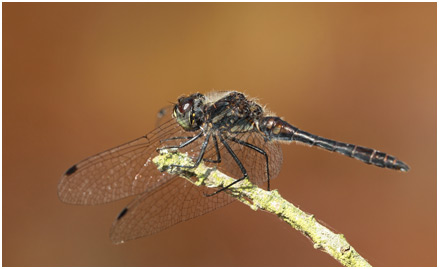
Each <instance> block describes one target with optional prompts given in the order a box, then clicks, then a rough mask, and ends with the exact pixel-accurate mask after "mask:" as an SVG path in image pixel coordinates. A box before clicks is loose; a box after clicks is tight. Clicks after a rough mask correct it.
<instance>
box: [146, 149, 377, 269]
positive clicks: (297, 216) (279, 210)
mask: <svg viewBox="0 0 439 269" xmlns="http://www.w3.org/2000/svg"><path fill="white" fill-rule="evenodd" d="M153 162H154V163H155V164H156V165H157V167H158V169H160V170H161V171H166V172H168V173H172V174H178V175H180V176H182V177H184V178H187V179H188V180H189V181H190V182H191V183H193V184H195V185H197V186H200V185H204V186H206V187H210V188H215V189H218V188H223V187H224V186H228V185H229V184H231V183H233V182H235V181H236V179H233V178H231V177H228V176H227V175H224V174H222V173H221V172H219V171H218V170H216V169H215V168H212V167H208V166H205V165H204V164H203V162H201V163H200V165H198V167H196V168H179V167H176V166H175V165H182V166H193V165H194V162H193V161H192V159H191V158H190V157H188V156H187V154H182V153H179V152H178V151H172V152H170V151H165V150H163V151H161V152H160V154H159V155H158V156H157V157H155V158H154V159H153ZM194 177H195V178H196V180H194V179H193V178H194ZM226 192H227V193H228V194H229V195H231V196H233V197H234V198H236V199H237V200H239V201H241V202H242V203H244V204H246V205H248V206H250V207H251V208H252V209H253V210H258V209H261V210H264V211H268V212H271V213H274V214H276V215H277V216H279V218H281V219H282V220H284V221H285V222H286V223H288V224H290V225H291V226H292V227H293V228H294V229H296V230H298V231H300V232H302V233H303V234H304V235H305V236H307V237H308V238H310V239H311V240H312V242H313V246H314V248H316V249H320V250H322V251H324V252H326V253H328V254H329V255H331V256H332V257H333V258H334V259H336V260H337V261H339V262H340V263H341V264H343V265H344V266H362V267H367V266H370V264H369V263H368V262H367V261H366V260H365V259H364V258H363V257H361V255H360V254H359V253H358V252H356V251H355V249H354V248H353V247H352V246H350V245H349V243H348V242H347V241H346V238H345V237H344V235H342V234H335V233H333V232H332V231H331V230H329V229H328V228H326V227H325V226H323V225H322V224H320V223H319V222H318V221H317V219H316V218H315V217H314V215H311V214H307V213H305V212H303V211H302V210H300V209H299V208H297V207H296V206H294V205H293V204H291V203H290V202H288V201H286V200H285V199H283V198H282V196H281V195H280V194H279V193H278V192H277V191H276V190H273V191H265V190H263V189H260V188H258V187H257V186H256V185H254V184H252V183H251V182H250V181H249V180H248V179H244V180H241V181H240V182H238V183H236V184H234V185H233V186H231V187H230V188H229V189H227V191H226ZM206 199H208V198H206Z"/></svg>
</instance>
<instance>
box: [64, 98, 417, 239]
mask: <svg viewBox="0 0 439 269" xmlns="http://www.w3.org/2000/svg"><path fill="white" fill-rule="evenodd" d="M160 115H161V117H163V119H162V122H163V123H162V124H160V125H159V126H158V127H157V128H156V129H155V130H153V131H151V132H149V133H148V134H146V135H144V136H141V137H139V138H137V139H135V140H132V141H130V142H128V143H125V144H123V145H120V146H117V147H114V148H112V149H109V150H106V151H104V152H101V153H98V154H96V155H94V156H91V157H89V158H87V159H85V160H82V161H80V162H79V163H77V164H75V165H73V166H72V167H70V168H69V169H68V170H67V171H66V172H65V173H64V174H63V175H62V177H61V180H60V182H59V184H58V196H59V198H60V200H61V201H63V202H66V203H70V204H79V205H98V204H103V203H108V202H112V201H116V200H119V199H123V198H126V197H130V196H135V198H134V199H133V201H131V202H130V203H129V204H128V205H127V206H126V207H125V208H124V209H123V210H122V211H121V212H120V213H119V215H118V216H117V218H116V220H115V221H114V222H113V225H112V227H111V230H110V239H111V240H112V242H113V243H115V244H118V243H123V242H126V241H128V240H132V239H136V238H139V237H144V236H149V235H152V234H155V233H157V232H159V231H162V230H163V229H166V228H169V227H171V226H173V225H175V224H177V223H179V222H182V221H186V220H189V219H192V218H195V217H198V216H200V215H203V214H205V213H207V212H210V211H212V210H215V209H217V208H219V207H222V206H225V205H227V204H230V203H231V202H233V201H234V198H232V197H231V196H230V195H228V189H230V188H231V187H232V185H234V184H236V183H237V182H239V181H241V180H243V179H245V178H248V179H249V180H250V181H252V182H254V183H256V184H258V185H261V184H264V183H265V182H267V190H270V180H271V179H274V178H276V177H277V175H278V174H279V171H280V169H281V165H282V150H281V147H280V144H281V143H282V142H284V143H285V142H287V143H288V142H298V143H302V144H306V145H309V146H314V147H319V148H322V149H325V150H328V151H332V152H336V153H339V154H342V155H344V156H347V157H351V158H353V159H356V160H359V161H362V162H364V163H366V164H371V165H374V166H377V167H382V168H388V169H393V170H399V171H402V172H407V171H409V170H410V168H409V166H408V165H407V164H405V163H404V162H402V161H401V160H399V159H398V158H396V157H395V156H392V155H390V154H387V153H385V152H382V151H378V150H375V149H371V148H367V147H362V146H358V145H355V144H349V143H344V142H338V141H335V140H331V139H327V138H324V137H321V136H317V135H314V134H311V133H308V132H306V131H303V130H301V129H299V128H297V127H295V126H293V125H291V124H290V123H288V122H287V121H285V120H283V119H281V118H280V117H277V116H275V115H274V114H272V113H271V112H269V111H267V110H266V109H265V108H264V107H262V106H261V105H259V104H258V102H257V101H256V100H255V99H252V98H249V97H247V96H246V95H244V94H243V93H241V92H237V91H229V92H210V93H206V94H201V93H194V94H191V95H188V96H182V97H180V98H178V100H177V102H176V103H175V104H174V105H173V107H172V109H169V110H161V111H160ZM161 150H179V151H183V152H185V153H187V154H188V156H190V157H191V158H192V159H193V161H194V165H193V166H192V167H197V166H198V165H199V164H200V163H201V162H203V163H205V164H206V165H209V166H213V167H216V168H218V169H219V170H220V171H222V172H223V173H225V174H227V175H229V176H231V177H233V178H235V179H236V181H234V182H233V183H231V184H230V185H228V186H225V187H222V188H218V189H216V190H215V191H213V192H212V191H211V190H210V189H209V188H207V187H205V186H195V185H194V184H191V183H190V182H188V181H187V180H184V179H182V178H179V177H178V176H177V175H173V174H168V173H165V172H162V171H159V170H158V169H157V167H156V166H155V165H154V163H153V162H152V159H153V158H154V157H156V156H157V155H158V154H159V153H160V152H161ZM175 166H176V167H178V165H175Z"/></svg>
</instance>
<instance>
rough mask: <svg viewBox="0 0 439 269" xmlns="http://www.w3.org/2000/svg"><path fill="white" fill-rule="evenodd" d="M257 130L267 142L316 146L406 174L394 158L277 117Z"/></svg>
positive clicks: (261, 123) (402, 165) (268, 120)
mask: <svg viewBox="0 0 439 269" xmlns="http://www.w3.org/2000/svg"><path fill="white" fill-rule="evenodd" d="M259 130H260V131H261V132H263V133H264V134H265V135H266V137H267V138H268V139H269V140H280V141H298V142H301V143H304V144H307V145H310V146H317V147H319V148H323V149H326V150H329V151H334V152H338V153H340V154H343V155H345V156H348V157H351V158H355V159H357V160H360V161H362V162H364V163H367V164H373V165H376V166H379V167H385V168H390V169H395V170H401V171H403V172H406V171H408V170H410V168H409V167H408V165H406V164H405V163H404V162H402V161H400V160H398V159H397V158H396V157H394V156H392V155H390V154H387V153H384V152H381V151H378V150H375V149H371V148H366V147H361V146H357V145H354V144H348V143H343V142H338V141H335V140H331V139H327V138H324V137H320V136H317V135H313V134H310V133H308V132H305V131H302V130H300V129H299V128H297V127H295V126H293V125H291V124H289V123H288V122H286V121H284V120H282V119H281V118H278V117H265V118H263V119H262V120H261V122H260V123H259Z"/></svg>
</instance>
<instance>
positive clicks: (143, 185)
mask: <svg viewBox="0 0 439 269" xmlns="http://www.w3.org/2000/svg"><path fill="white" fill-rule="evenodd" d="M183 133H184V134H185V135H186V136H187V135H188V134H187V132H184V131H183V130H182V128H181V127H180V126H179V125H178V124H177V123H176V122H175V121H174V120H170V121H168V122H166V123H164V124H163V125H161V126H160V127H159V128H157V129H155V130H154V131H152V132H150V133H149V134H147V135H145V136H142V137H140V138H138V139H136V140H133V141H131V142H128V143H126V144H123V145H121V146H118V147H115V148H113V149H110V150H107V151H104V152H102V153H99V154H97V155H94V156H92V157H90V158H87V159H85V160H83V161H81V162H79V163H78V164H76V165H74V166H72V167H71V168H70V169H69V170H67V172H66V173H65V174H64V175H63V176H62V177H61V180H60V183H59V185H58V196H59V198H60V199H61V200H62V201H64V202H66V203H71V204H84V205H86V204H87V205H95V204H101V203H107V202H111V201H115V200H118V199H122V198H125V197H128V196H132V195H136V194H140V193H143V192H145V191H147V190H153V189H155V188H157V187H159V186H161V185H162V184H164V183H166V182H167V181H168V180H170V179H171V178H173V176H172V175H169V174H167V173H162V172H160V171H158V170H157V167H156V166H155V165H154V164H153V163H152V159H153V158H154V157H155V156H157V154H158V153H157V151H156V149H157V148H159V147H160V146H162V142H161V141H162V140H163V139H165V138H169V137H173V136H181V135H182V134H183ZM191 146H192V147H196V146H198V142H197V141H196V142H195V143H193V145H191Z"/></svg>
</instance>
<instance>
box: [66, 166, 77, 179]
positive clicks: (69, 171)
mask: <svg viewBox="0 0 439 269" xmlns="http://www.w3.org/2000/svg"><path fill="white" fill-rule="evenodd" d="M76 170H78V167H76V164H75V165H74V166H72V167H70V168H69V170H67V171H66V175H67V176H70V175H71V174H73V173H75V172H76Z"/></svg>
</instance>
